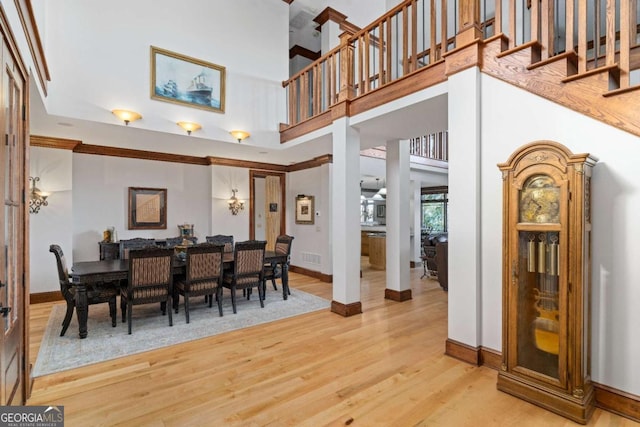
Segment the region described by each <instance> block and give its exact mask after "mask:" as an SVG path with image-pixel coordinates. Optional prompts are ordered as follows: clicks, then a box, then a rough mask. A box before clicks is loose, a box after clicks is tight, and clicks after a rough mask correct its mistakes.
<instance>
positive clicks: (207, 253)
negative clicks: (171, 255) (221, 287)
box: [186, 243, 224, 284]
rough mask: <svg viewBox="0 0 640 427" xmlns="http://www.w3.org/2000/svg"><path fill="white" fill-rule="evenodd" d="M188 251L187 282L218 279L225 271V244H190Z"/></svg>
mask: <svg viewBox="0 0 640 427" xmlns="http://www.w3.org/2000/svg"><path fill="white" fill-rule="evenodd" d="M186 253H187V262H186V269H187V283H190V284H194V283H199V282H210V281H218V279H219V278H220V277H221V276H222V273H223V272H224V267H223V259H222V258H223V253H224V245H214V244H206V243H205V244H202V245H198V246H189V247H188V248H187V250H186Z"/></svg>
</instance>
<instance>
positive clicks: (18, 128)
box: [0, 44, 27, 405]
mask: <svg viewBox="0 0 640 427" xmlns="http://www.w3.org/2000/svg"><path fill="white" fill-rule="evenodd" d="M2 63H3V70H4V72H3V73H2V85H1V91H2V93H1V96H0V100H1V101H2V105H1V106H0V107H1V109H0V110H1V111H2V113H1V114H2V115H3V117H0V126H1V127H2V130H3V137H4V149H3V150H0V171H2V172H3V173H2V178H1V182H0V199H1V200H3V201H4V204H3V209H1V212H0V241H1V242H2V245H0V281H1V282H2V287H0V304H2V310H1V311H0V312H1V316H0V319H2V321H1V322H0V325H2V333H1V334H0V373H1V375H0V405H22V404H24V403H25V401H26V390H27V387H26V386H25V383H26V378H27V373H26V372H27V371H26V367H25V360H26V348H25V344H24V343H25V328H26V322H25V318H26V308H27V307H26V303H25V290H24V286H25V259H24V258H25V257H24V254H25V247H24V245H25V241H26V238H25V236H26V213H25V203H24V202H23V197H25V186H26V177H25V170H26V143H25V139H26V136H25V113H24V111H25V110H24V96H25V95H24V92H23V91H24V88H25V84H24V78H23V74H22V73H21V72H20V70H19V68H18V67H17V64H16V63H15V62H14V61H13V59H12V56H11V55H10V53H9V50H8V48H7V46H6V44H3V50H2Z"/></svg>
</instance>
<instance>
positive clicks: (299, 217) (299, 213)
mask: <svg viewBox="0 0 640 427" xmlns="http://www.w3.org/2000/svg"><path fill="white" fill-rule="evenodd" d="M313 199H314V197H313V196H305V195H300V196H298V197H296V224H313V222H314V217H313V212H314V209H313Z"/></svg>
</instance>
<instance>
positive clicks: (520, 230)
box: [498, 141, 597, 424]
mask: <svg viewBox="0 0 640 427" xmlns="http://www.w3.org/2000/svg"><path fill="white" fill-rule="evenodd" d="M596 162H597V159H596V158H594V157H592V156H591V155H589V154H573V153H571V152H570V151H569V150H568V149H567V148H566V147H564V146H562V145H561V144H558V143H555V142H551V141H538V142H535V143H532V144H528V145H525V146H523V147H521V148H520V149H518V150H517V151H516V152H515V153H513V154H512V155H511V157H510V158H509V160H508V161H507V162H506V163H502V164H499V165H498V167H499V168H500V170H501V171H502V179H503V181H504V183H503V229H502V234H503V243H502V245H503V246H502V253H503V255H502V258H503V259H502V270H503V271H502V341H503V344H502V366H501V368H500V371H499V373H498V389H499V390H502V391H504V392H507V393H510V394H513V395H515V396H517V397H520V398H522V399H524V400H527V401H529V402H532V403H534V404H536V405H539V406H541V407H543V408H546V409H549V410H551V411H553V412H556V413H558V414H560V415H562V416H565V417H567V418H570V419H572V420H574V421H576V422H579V423H583V424H584V423H586V422H587V421H588V419H589V417H590V416H591V414H592V412H593V409H594V405H593V400H594V392H593V387H592V385H591V373H590V371H591V366H590V353H591V349H590V347H591V346H590V344H591V343H590V332H591V327H590V302H589V301H590V297H591V293H590V288H591V209H590V204H591V200H590V187H591V171H592V168H593V166H594V165H595V163H596Z"/></svg>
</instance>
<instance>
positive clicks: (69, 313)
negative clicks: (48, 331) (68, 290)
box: [60, 301, 75, 337]
mask: <svg viewBox="0 0 640 427" xmlns="http://www.w3.org/2000/svg"><path fill="white" fill-rule="evenodd" d="M74 307H75V306H74V305H73V302H69V301H67V312H66V313H65V315H64V320H63V321H62V331H60V336H61V337H62V336H64V334H65V333H66V332H67V329H68V328H69V323H71V317H72V316H73V309H74Z"/></svg>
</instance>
